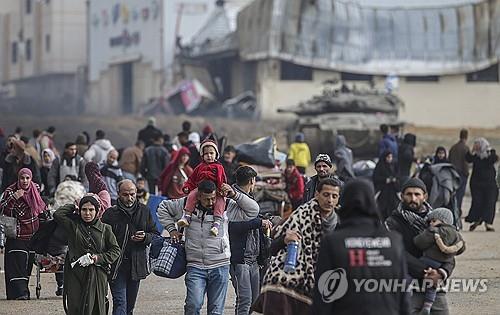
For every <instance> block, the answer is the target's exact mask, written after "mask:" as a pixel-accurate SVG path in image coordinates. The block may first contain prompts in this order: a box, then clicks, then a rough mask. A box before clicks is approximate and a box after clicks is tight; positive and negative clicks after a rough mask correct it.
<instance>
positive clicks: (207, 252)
mask: <svg viewBox="0 0 500 315" xmlns="http://www.w3.org/2000/svg"><path fill="white" fill-rule="evenodd" d="M185 199H186V197H184V198H181V199H176V200H164V201H162V202H161V203H160V205H159V206H158V210H157V214H158V219H159V220H160V223H161V224H162V225H163V226H164V227H165V229H166V230H167V231H168V232H172V231H175V230H176V229H177V228H176V225H175V224H176V223H177V221H178V220H179V219H180V218H181V217H182V214H183V209H184V205H185ZM258 214H259V205H258V204H257V202H256V201H255V200H253V199H252V198H250V197H249V196H247V195H245V194H242V193H239V192H236V196H235V197H234V200H233V199H229V198H227V202H226V211H225V212H224V217H223V219H224V222H223V224H222V225H221V227H220V228H219V235H218V236H212V235H211V234H210V228H211V226H212V222H213V215H211V214H205V212H203V211H202V210H200V208H199V206H197V207H196V209H195V211H194V212H193V216H192V218H191V224H190V225H189V227H187V228H186V229H185V239H186V243H185V246H186V258H187V265H188V266H190V267H196V268H200V269H212V268H217V267H221V266H225V265H229V264H230V257H231V251H230V248H229V235H228V222H229V221H247V220H250V219H253V218H255V217H256V216H257V215H258Z"/></svg>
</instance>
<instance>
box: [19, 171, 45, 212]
mask: <svg viewBox="0 0 500 315" xmlns="http://www.w3.org/2000/svg"><path fill="white" fill-rule="evenodd" d="M17 174H18V177H17V178H18V179H17V188H18V189H23V190H24V195H23V197H22V198H23V199H24V201H26V204H28V207H29V208H30V209H31V211H32V213H33V215H35V216H38V215H39V214H40V213H42V212H43V211H44V210H45V209H46V207H47V206H46V205H45V202H43V200H42V197H41V196H40V192H39V191H38V187H37V186H36V185H35V183H34V182H33V181H32V180H31V179H32V178H33V173H32V172H31V170H30V169H29V168H22V169H20V170H19V172H18V173H17ZM23 175H28V176H29V177H30V182H29V184H28V188H27V189H24V188H22V187H21V180H20V179H21V176H23Z"/></svg>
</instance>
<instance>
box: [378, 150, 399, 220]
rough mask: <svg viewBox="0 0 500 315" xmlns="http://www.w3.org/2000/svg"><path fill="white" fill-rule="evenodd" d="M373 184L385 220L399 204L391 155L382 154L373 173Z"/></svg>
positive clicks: (394, 168)
mask: <svg viewBox="0 0 500 315" xmlns="http://www.w3.org/2000/svg"><path fill="white" fill-rule="evenodd" d="M373 184H374V185H375V191H376V193H377V195H378V196H377V204H378V208H379V210H380V213H381V215H382V217H383V219H384V220H385V219H386V218H387V217H388V216H389V215H390V214H391V212H392V211H393V210H394V209H396V207H397V206H398V204H399V201H400V200H399V197H398V191H399V181H398V174H397V171H396V165H395V164H394V162H393V157H392V153H391V152H390V151H386V152H384V154H382V156H381V157H380V160H379V161H378V163H377V166H376V167H375V170H374V171H373Z"/></svg>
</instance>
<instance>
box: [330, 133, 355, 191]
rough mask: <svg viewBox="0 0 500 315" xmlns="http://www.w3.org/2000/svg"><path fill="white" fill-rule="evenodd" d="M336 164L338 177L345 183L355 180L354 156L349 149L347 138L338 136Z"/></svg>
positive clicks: (335, 153)
mask: <svg viewBox="0 0 500 315" xmlns="http://www.w3.org/2000/svg"><path fill="white" fill-rule="evenodd" d="M334 158H335V164H337V175H338V176H339V177H340V179H341V180H343V181H344V182H345V181H347V180H349V179H351V178H354V177H355V175H354V170H353V169H352V163H353V156H352V150H351V149H349V148H348V147H347V143H346V140H345V137H344V136H343V135H338V136H337V147H336V148H335V152H334Z"/></svg>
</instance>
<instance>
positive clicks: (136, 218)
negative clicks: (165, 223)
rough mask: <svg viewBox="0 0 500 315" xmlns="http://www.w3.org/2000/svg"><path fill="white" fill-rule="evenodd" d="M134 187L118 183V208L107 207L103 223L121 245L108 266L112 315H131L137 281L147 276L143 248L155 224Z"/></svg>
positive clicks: (130, 184) (135, 296) (151, 235)
mask: <svg viewBox="0 0 500 315" xmlns="http://www.w3.org/2000/svg"><path fill="white" fill-rule="evenodd" d="M136 194H137V188H136V187H135V184H134V183H133V182H132V181H131V180H129V179H125V180H123V181H121V182H120V183H119V184H118V195H119V197H118V201H117V205H116V206H113V207H111V208H109V209H108V210H106V212H104V215H103V216H102V222H104V223H107V224H109V225H111V226H112V228H113V233H114V234H115V236H116V240H117V241H118V245H119V246H120V257H119V258H118V260H117V261H116V262H115V263H114V264H113V265H112V267H111V274H110V287H111V294H112V295H113V314H120V315H121V314H132V313H133V311H134V306H135V301H136V299H137V293H138V292H139V282H140V281H141V280H143V279H146V276H147V275H148V269H149V268H148V262H147V257H146V247H147V246H148V245H149V244H150V243H151V240H152V239H153V235H154V234H158V231H157V230H156V224H155V222H154V220H153V218H152V216H151V213H150V212H149V209H148V208H147V207H146V206H145V205H143V204H141V203H139V202H138V201H137V198H136Z"/></svg>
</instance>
